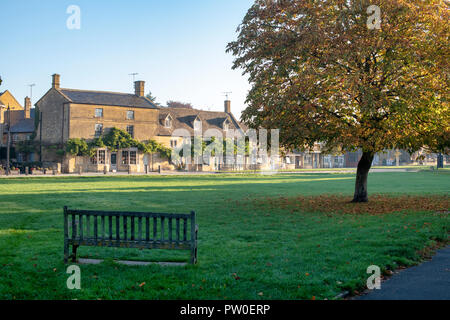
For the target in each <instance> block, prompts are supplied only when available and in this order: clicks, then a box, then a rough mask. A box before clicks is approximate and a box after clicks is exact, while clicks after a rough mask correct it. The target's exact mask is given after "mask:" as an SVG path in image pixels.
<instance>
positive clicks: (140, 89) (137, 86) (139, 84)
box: [134, 81, 145, 97]
mask: <svg viewBox="0 0 450 320" xmlns="http://www.w3.org/2000/svg"><path fill="white" fill-rule="evenodd" d="M144 89H145V81H135V82H134V94H135V95H137V96H138V97H143V96H144Z"/></svg>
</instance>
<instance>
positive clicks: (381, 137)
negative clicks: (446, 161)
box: [227, 0, 450, 202]
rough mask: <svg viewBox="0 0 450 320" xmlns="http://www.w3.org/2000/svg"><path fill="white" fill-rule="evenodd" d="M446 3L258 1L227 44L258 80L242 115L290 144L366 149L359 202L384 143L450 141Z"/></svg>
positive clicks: (438, 146)
mask: <svg viewBox="0 0 450 320" xmlns="http://www.w3.org/2000/svg"><path fill="white" fill-rule="evenodd" d="M449 10H450V9H449V7H448V5H447V4H446V3H445V1H443V0H427V1H423V0H408V1H404V0H370V1H369V0H346V1H344V0H328V1H320V0H312V1H289V0H286V1H267V0H256V2H255V3H254V5H253V6H252V7H251V8H250V9H249V11H248V12H247V15H246V16H245V18H244V20H243V22H242V24H241V25H240V26H239V28H238V32H239V35H238V39H237V41H234V42H231V43H230V44H228V47H227V51H228V52H231V53H232V54H233V55H234V56H235V57H236V60H235V62H234V68H241V69H243V71H244V73H245V74H247V75H249V81H250V84H251V85H252V88H251V90H250V92H249V94H248V96H247V103H248V107H247V109H246V110H245V111H244V112H243V115H242V119H243V121H244V122H245V123H246V124H248V125H249V126H251V127H253V128H260V127H263V128H266V129H280V130H281V132H280V145H281V146H283V147H285V148H286V149H288V150H292V149H307V148H312V147H313V146H314V144H315V143H316V142H320V143H322V145H323V146H324V149H325V151H327V150H333V149H336V148H338V149H340V150H343V151H354V150H357V149H359V150H362V158H361V160H360V162H359V164H358V169H357V174H356V183H355V194H354V197H353V202H366V201H368V195H367V177H368V173H369V170H370V168H371V165H372V161H373V159H374V155H375V154H376V153H377V152H380V151H383V150H385V149H405V150H408V151H409V152H414V151H416V150H419V149H420V148H422V147H423V146H429V147H430V148H431V149H434V150H445V148H446V146H447V147H448V145H449V138H450V137H449V131H450V109H449V104H448V101H449V98H450V96H449V92H450V91H449V90H448V88H449V82H450V81H449V75H450V68H449V67H450V64H449V60H450V49H449V48H450V43H449V34H450V24H449V23H448V21H449V18H450V17H449ZM379 23H381V24H379Z"/></svg>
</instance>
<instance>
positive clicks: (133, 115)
mask: <svg viewBox="0 0 450 320" xmlns="http://www.w3.org/2000/svg"><path fill="white" fill-rule="evenodd" d="M130 115H132V117H130ZM135 116H136V115H135V113H134V110H128V111H127V120H134V119H135Z"/></svg>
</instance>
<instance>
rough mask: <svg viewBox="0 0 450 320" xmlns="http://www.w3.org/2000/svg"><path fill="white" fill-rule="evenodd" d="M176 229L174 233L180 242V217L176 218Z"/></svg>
mask: <svg viewBox="0 0 450 320" xmlns="http://www.w3.org/2000/svg"><path fill="white" fill-rule="evenodd" d="M176 228H177V230H176V234H177V243H179V242H180V218H177V227H176Z"/></svg>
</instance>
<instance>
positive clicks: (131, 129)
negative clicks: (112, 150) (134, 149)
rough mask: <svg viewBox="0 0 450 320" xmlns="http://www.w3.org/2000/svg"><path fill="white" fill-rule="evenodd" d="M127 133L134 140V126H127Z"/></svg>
mask: <svg viewBox="0 0 450 320" xmlns="http://www.w3.org/2000/svg"><path fill="white" fill-rule="evenodd" d="M127 132H128V133H129V134H130V136H131V137H132V138H134V126H127Z"/></svg>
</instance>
